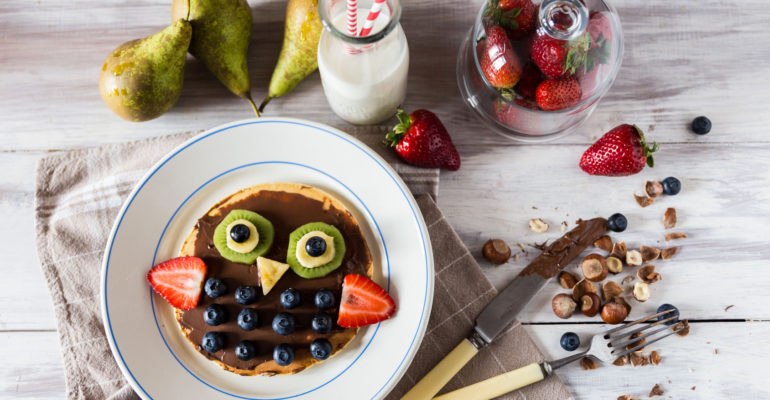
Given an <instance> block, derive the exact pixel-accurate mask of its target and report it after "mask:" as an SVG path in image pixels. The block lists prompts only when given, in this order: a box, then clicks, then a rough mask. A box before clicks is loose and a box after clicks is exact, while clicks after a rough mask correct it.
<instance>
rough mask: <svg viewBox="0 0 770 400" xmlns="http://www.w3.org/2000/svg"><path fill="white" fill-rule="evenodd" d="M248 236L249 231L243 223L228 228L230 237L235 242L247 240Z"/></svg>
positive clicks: (249, 234)
mask: <svg viewBox="0 0 770 400" xmlns="http://www.w3.org/2000/svg"><path fill="white" fill-rule="evenodd" d="M249 236H251V231H250V230H249V227H248V226H246V225H244V224H238V225H235V226H233V227H232V228H230V239H233V241H234V242H235V243H243V242H245V241H247V240H249Z"/></svg>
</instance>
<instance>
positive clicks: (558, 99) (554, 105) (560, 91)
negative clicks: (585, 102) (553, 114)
mask: <svg viewBox="0 0 770 400" xmlns="http://www.w3.org/2000/svg"><path fill="white" fill-rule="evenodd" d="M580 93H581V89H580V83H579V82H578V81H577V79H575V78H563V79H547V80H545V81H543V82H542V83H540V84H539V85H538V86H537V90H536V91H535V101H536V102H537V105H538V106H540V108H542V109H543V110H545V111H555V110H563V109H565V108H570V107H572V106H574V105H575V104H577V103H578V102H579V101H580Z"/></svg>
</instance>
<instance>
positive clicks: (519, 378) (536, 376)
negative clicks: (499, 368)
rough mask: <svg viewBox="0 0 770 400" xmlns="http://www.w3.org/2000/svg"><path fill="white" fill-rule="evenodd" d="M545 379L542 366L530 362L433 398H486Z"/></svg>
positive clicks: (453, 399)
mask: <svg viewBox="0 0 770 400" xmlns="http://www.w3.org/2000/svg"><path fill="white" fill-rule="evenodd" d="M543 379H545V373H544V371H543V367H542V366H541V365H540V364H538V363H532V364H529V365H527V366H525V367H521V368H519V369H516V370H513V371H510V372H506V373H504V374H501V375H498V376H495V377H492V378H489V379H487V380H484V381H481V382H478V383H474V384H473V385H469V386H466V387H464V388H462V389H457V390H455V391H454V392H449V393H447V394H444V395H441V396H438V397H435V398H434V399H433V400H488V399H494V398H495V397H499V396H502V395H504V394H506V393H508V392H512V391H514V390H516V389H519V388H522V387H524V386H527V385H531V384H533V383H535V382H539V381H542V380H543Z"/></svg>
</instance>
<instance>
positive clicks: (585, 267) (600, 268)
mask: <svg viewBox="0 0 770 400" xmlns="http://www.w3.org/2000/svg"><path fill="white" fill-rule="evenodd" d="M580 269H581V270H582V271H583V276H585V277H586V279H588V280H589V281H591V282H601V281H603V280H604V278H606V277H607V272H608V271H609V270H608V269H607V260H605V259H604V257H602V256H600V255H598V254H589V255H587V256H586V257H585V258H584V259H583V261H582V262H581V263H580Z"/></svg>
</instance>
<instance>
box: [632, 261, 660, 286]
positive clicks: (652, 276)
mask: <svg viewBox="0 0 770 400" xmlns="http://www.w3.org/2000/svg"><path fill="white" fill-rule="evenodd" d="M636 277H637V278H639V280H640V281H642V282H644V283H647V284H650V283H655V282H657V281H659V280H660V274H659V273H657V272H655V266H654V265H652V264H647V265H645V266H643V267H642V268H639V271H636Z"/></svg>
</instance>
